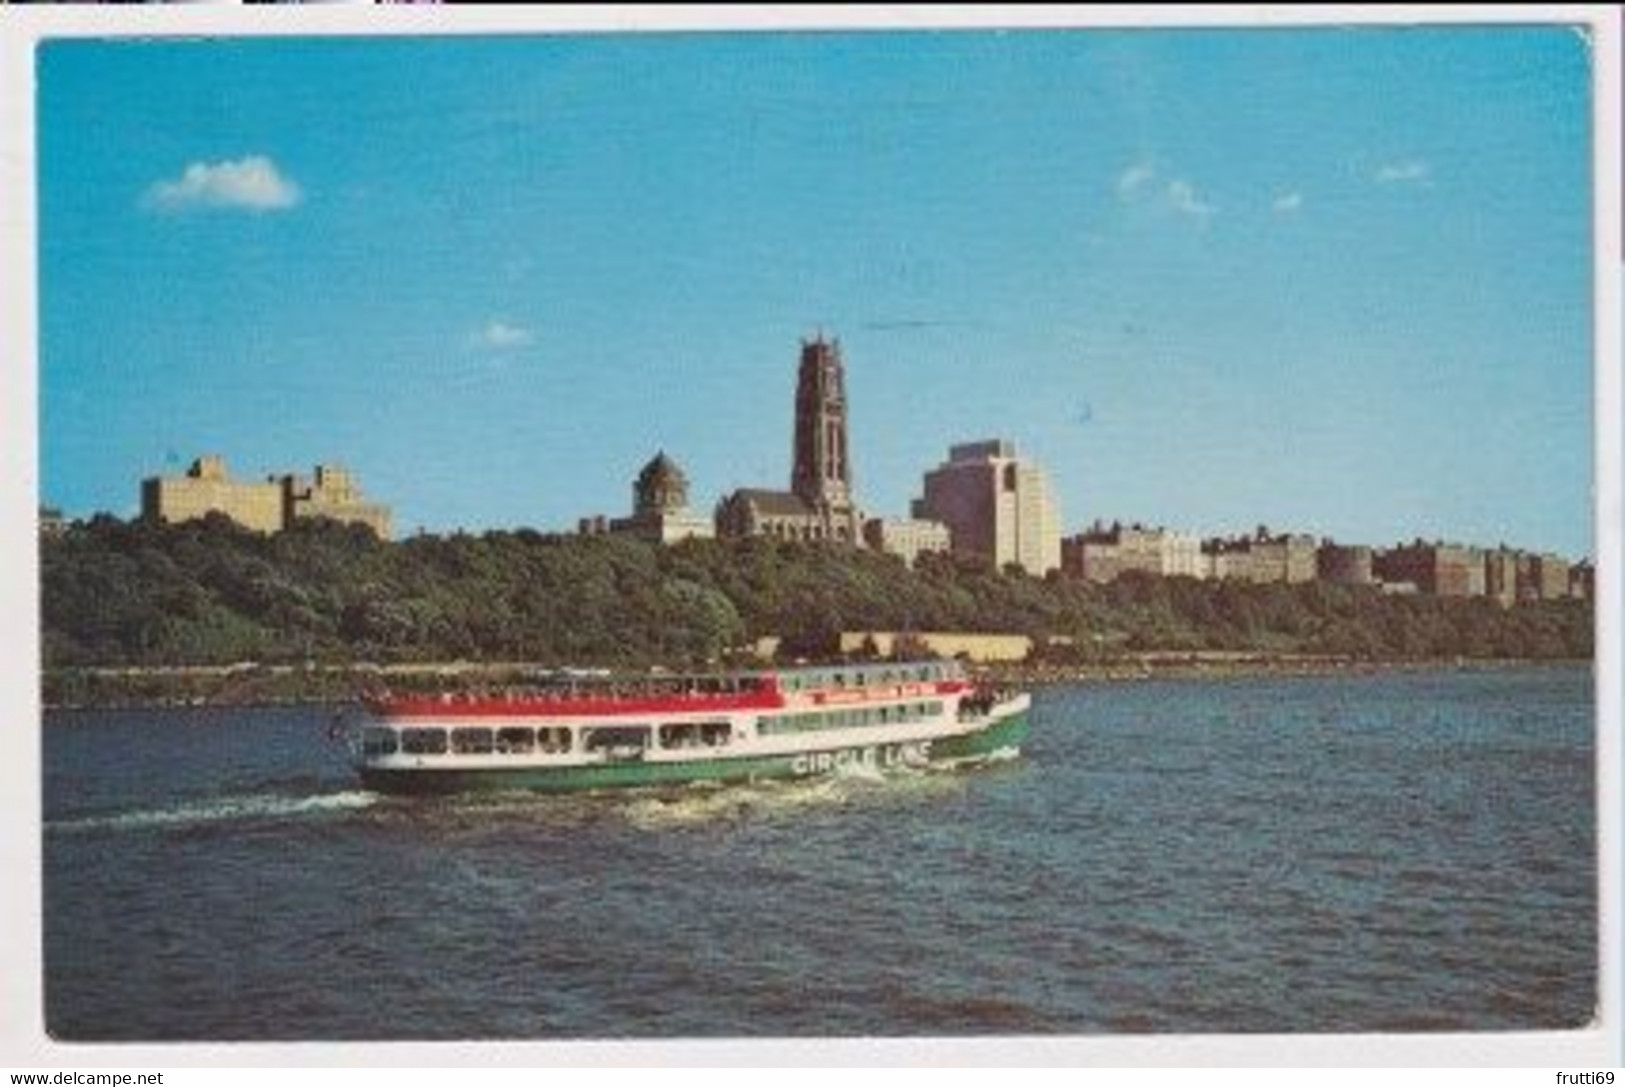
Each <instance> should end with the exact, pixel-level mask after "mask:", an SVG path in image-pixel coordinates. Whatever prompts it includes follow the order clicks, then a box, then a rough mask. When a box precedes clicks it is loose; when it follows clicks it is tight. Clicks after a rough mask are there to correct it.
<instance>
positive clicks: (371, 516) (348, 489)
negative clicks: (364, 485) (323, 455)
mask: <svg viewBox="0 0 1625 1087" xmlns="http://www.w3.org/2000/svg"><path fill="white" fill-rule="evenodd" d="M280 485H281V487H282V501H283V513H282V516H283V527H287V526H288V525H291V524H293V522H295V521H298V520H301V519H303V518H306V517H326V518H329V519H331V520H334V521H345V522H348V523H350V524H362V525H366V526H368V527H369V528H371V529H372V530H373V532H375V533H376V534H377V536H378V538H379V539H380V540H387V539H389V535H390V521H391V516H390V510H389V507H388V506H381V505H379V504H378V503H376V502H368V501H367V500H366V499H364V498H363V497H362V496H361V487H360V485H359V484H357V483H356V481H355V477H354V476H352V475H351V474H350V472H349V470H348V469H346V468H340V467H337V466H336V465H331V464H318V465H317V466H316V474H315V476H314V477H313V478H309V479H307V478H305V477H304V476H296V475H287V476H283V477H282V479H281V481H280Z"/></svg>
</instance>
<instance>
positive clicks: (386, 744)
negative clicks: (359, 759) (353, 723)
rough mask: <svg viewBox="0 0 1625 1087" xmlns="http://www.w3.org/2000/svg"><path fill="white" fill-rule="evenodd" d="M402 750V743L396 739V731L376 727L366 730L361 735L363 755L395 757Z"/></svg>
mask: <svg viewBox="0 0 1625 1087" xmlns="http://www.w3.org/2000/svg"><path fill="white" fill-rule="evenodd" d="M400 748H401V745H400V741H399V740H398V739H396V737H395V730H394V729H392V728H384V727H382V726H378V725H374V726H370V727H368V728H366V729H364V730H363V731H362V733H361V753H362V754H363V755H393V754H395V752H397V751H399V750H400Z"/></svg>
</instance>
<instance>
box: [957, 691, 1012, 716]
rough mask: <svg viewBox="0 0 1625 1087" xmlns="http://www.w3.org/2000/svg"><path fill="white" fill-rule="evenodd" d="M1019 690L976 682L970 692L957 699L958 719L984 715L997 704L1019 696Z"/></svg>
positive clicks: (999, 704) (1002, 703) (990, 711)
mask: <svg viewBox="0 0 1625 1087" xmlns="http://www.w3.org/2000/svg"><path fill="white" fill-rule="evenodd" d="M1020 694H1021V692H1020V691H1018V690H1016V689H1015V688H1014V687H1006V686H1004V685H1002V684H993V683H978V684H977V685H976V686H975V687H973V688H972V689H971V692H970V693H969V694H967V695H966V696H965V697H964V698H961V699H960V700H959V719H960V720H961V721H969V720H975V719H976V718H979V717H986V716H987V715H988V714H990V713H992V712H993V711H994V710H995V709H996V708H998V707H999V706H1002V705H1004V704H1005V703H1007V702H1012V701H1014V700H1015V699H1016V698H1018V697H1020Z"/></svg>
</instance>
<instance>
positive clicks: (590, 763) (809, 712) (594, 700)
mask: <svg viewBox="0 0 1625 1087" xmlns="http://www.w3.org/2000/svg"><path fill="white" fill-rule="evenodd" d="M1030 704H1031V696H1030V695H1028V694H1025V693H1017V692H1008V691H1003V690H998V689H995V688H992V687H989V686H985V685H981V684H977V683H974V682H972V681H971V680H970V679H969V678H967V677H966V675H965V673H964V672H963V670H962V669H961V668H960V666H959V665H958V664H957V663H955V662H951V661H950V662H938V661H933V662H923V663H908V664H903V663H894V664H873V665H845V666H837V667H827V668H793V669H783V670H778V671H762V672H751V673H740V674H733V675H698V676H683V677H678V676H658V677H647V678H639V679H636V680H620V679H592V680H586V679H582V678H580V677H566V678H563V679H560V678H557V677H553V678H549V679H548V680H547V681H545V682H543V681H538V682H537V683H535V684H533V685H530V686H523V687H510V688H505V689H503V690H501V691H495V692H493V691H476V692H460V693H456V694H451V693H442V694H437V695H433V696H413V695H402V696H394V695H385V696H379V697H375V698H372V699H369V700H368V703H367V708H368V710H369V715H370V716H369V719H368V720H367V721H366V722H365V723H364V724H363V725H362V727H361V729H360V730H359V735H358V743H357V745H356V757H357V766H358V770H359V773H360V775H361V780H362V783H363V784H364V785H366V786H367V787H368V788H372V789H377V790H380V791H388V792H461V791H466V790H473V789H538V790H547V791H567V790H571V791H573V790H583V789H606V788H616V787H623V786H639V785H672V784H683V783H688V782H696V781H751V780H761V779H767V778H797V777H811V776H815V775H819V774H829V773H835V772H838V771H841V770H843V769H846V768H859V767H872V768H875V769H879V770H885V769H887V768H895V767H900V766H919V765H925V764H927V763H947V764H955V763H962V762H975V761H980V760H985V759H987V758H989V757H992V756H996V755H1000V754H1005V753H1009V754H1014V753H1016V752H1018V751H1019V750H1020V745H1021V742H1022V740H1023V739H1024V738H1025V736H1026V733H1027V719H1028V712H1029V708H1030Z"/></svg>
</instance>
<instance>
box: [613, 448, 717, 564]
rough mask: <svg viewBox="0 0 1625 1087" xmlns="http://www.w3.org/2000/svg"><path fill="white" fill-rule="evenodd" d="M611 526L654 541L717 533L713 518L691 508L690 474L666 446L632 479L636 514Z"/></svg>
mask: <svg viewBox="0 0 1625 1087" xmlns="http://www.w3.org/2000/svg"><path fill="white" fill-rule="evenodd" d="M608 530H609V531H610V532H617V533H626V534H627V535H631V536H637V537H639V538H641V539H645V540H649V541H651V542H653V543H676V542H677V541H678V540H686V539H688V538H690V537H692V536H702V537H709V536H711V535H713V529H712V523H711V521H710V519H709V518H706V517H701V516H698V515H696V514H695V513H694V511H693V510H692V509H690V508H689V505H688V477H687V476H686V475H684V474H683V470H682V469H681V468H679V467H678V466H677V462H676V461H673V460H672V459H671V458H670V457H668V456H666V454H665V451H664V450H662V451H661V452H659V453H657V454H655V457H654V459H653V460H651V461H650V462H649V463H648V464H645V465H644V466H643V471H641V472H639V473H638V478H637V479H636V480H634V481H633V483H632V516H631V517H626V518H618V519H616V520H615V521H613V522H611V523H610V524H609V526H608Z"/></svg>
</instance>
